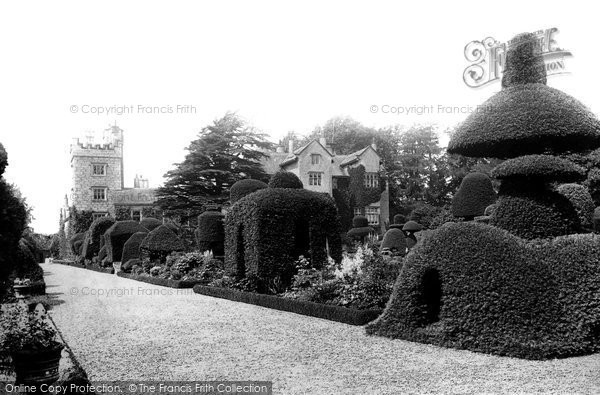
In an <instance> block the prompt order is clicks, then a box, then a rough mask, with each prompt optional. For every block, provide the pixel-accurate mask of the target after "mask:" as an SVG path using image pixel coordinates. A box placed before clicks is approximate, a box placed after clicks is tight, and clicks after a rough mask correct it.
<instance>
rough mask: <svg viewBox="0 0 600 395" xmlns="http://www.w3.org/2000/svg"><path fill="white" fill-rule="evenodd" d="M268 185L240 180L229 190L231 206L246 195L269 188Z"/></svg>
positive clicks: (255, 181) (258, 181)
mask: <svg viewBox="0 0 600 395" xmlns="http://www.w3.org/2000/svg"><path fill="white" fill-rule="evenodd" d="M267 187H268V185H267V184H265V183H264V182H262V181H260V180H253V179H247V180H240V181H237V182H236V183H234V184H233V185H232V186H231V189H230V190H229V200H230V201H231V204H233V203H235V202H237V201H238V200H240V199H241V198H243V197H244V196H246V195H249V194H251V193H252V192H256V191H258V190H260V189H265V188H267Z"/></svg>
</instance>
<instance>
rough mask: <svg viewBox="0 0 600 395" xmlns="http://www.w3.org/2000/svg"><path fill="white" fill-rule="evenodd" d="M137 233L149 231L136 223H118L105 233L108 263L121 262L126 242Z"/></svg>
mask: <svg viewBox="0 0 600 395" xmlns="http://www.w3.org/2000/svg"><path fill="white" fill-rule="evenodd" d="M137 232H147V229H146V228H144V227H143V226H142V225H140V224H139V223H138V222H136V221H117V222H115V223H114V224H113V225H112V226H111V227H110V228H108V230H107V231H106V232H105V233H104V240H105V247H106V256H107V258H108V262H119V259H121V257H122V256H123V246H124V245H125V242H126V241H127V240H129V238H130V237H131V236H132V235H133V234H134V233H137Z"/></svg>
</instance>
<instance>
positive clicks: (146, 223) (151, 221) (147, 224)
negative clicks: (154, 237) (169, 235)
mask: <svg viewBox="0 0 600 395" xmlns="http://www.w3.org/2000/svg"><path fill="white" fill-rule="evenodd" d="M162 224H163V223H162V221H161V220H158V219H156V218H152V217H148V218H144V219H142V220H141V221H140V225H142V226H143V227H144V228H146V229H148V231H149V232H150V231H151V230H154V229H156V228H158V227H159V226H161V225H162Z"/></svg>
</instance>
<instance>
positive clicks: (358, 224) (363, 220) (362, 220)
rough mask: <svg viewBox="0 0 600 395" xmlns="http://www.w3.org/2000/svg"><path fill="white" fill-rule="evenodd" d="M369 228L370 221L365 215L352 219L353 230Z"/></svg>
mask: <svg viewBox="0 0 600 395" xmlns="http://www.w3.org/2000/svg"><path fill="white" fill-rule="evenodd" d="M367 226H369V220H368V219H367V217H365V216H364V215H357V216H355V217H354V218H352V227H353V228H365V227H367Z"/></svg>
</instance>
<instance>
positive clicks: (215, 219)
mask: <svg viewBox="0 0 600 395" xmlns="http://www.w3.org/2000/svg"><path fill="white" fill-rule="evenodd" d="M224 219H225V216H224V215H223V214H221V213H220V212H219V211H205V212H203V213H202V214H200V215H199V216H198V229H197V230H196V246H197V247H198V249H199V250H200V251H213V253H214V254H215V255H223V254H224V242H225V226H224V224H223V221H224Z"/></svg>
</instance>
